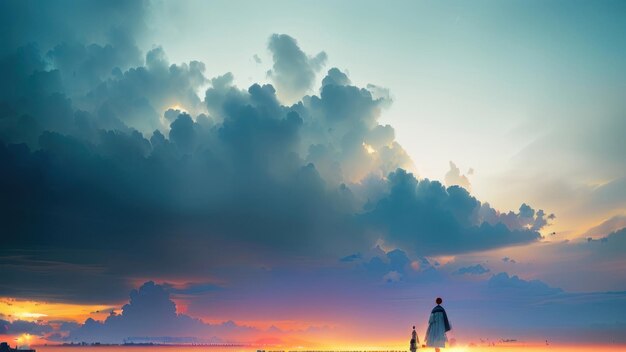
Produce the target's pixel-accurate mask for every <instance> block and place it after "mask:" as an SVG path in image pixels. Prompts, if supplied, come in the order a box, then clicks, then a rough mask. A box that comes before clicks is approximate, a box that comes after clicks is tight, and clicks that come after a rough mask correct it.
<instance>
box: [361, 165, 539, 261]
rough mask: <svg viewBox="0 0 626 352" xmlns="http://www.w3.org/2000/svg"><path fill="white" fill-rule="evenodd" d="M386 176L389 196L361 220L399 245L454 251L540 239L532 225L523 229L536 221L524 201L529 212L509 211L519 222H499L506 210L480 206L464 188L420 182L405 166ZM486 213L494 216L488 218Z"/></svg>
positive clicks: (420, 250)
mask: <svg viewBox="0 0 626 352" xmlns="http://www.w3.org/2000/svg"><path fill="white" fill-rule="evenodd" d="M388 179H389V184H390V191H389V194H388V195H387V196H386V197H384V198H382V199H381V200H380V201H379V202H378V203H377V204H376V205H375V207H374V208H373V209H372V210H371V211H369V212H367V213H365V214H363V215H362V219H363V221H364V222H365V223H366V224H369V225H371V226H374V227H375V228H378V229H380V230H382V231H383V232H384V233H386V234H387V237H386V239H387V240H388V241H389V242H390V243H392V244H394V245H397V246H399V247H400V248H407V249H411V250H412V251H415V252H416V253H421V254H431V255H432V254H450V253H459V252H463V251H472V250H481V249H488V248H496V247H500V246H506V245H514V244H522V243H528V242H531V241H534V240H537V239H539V238H540V235H539V233H537V232H536V231H534V229H528V228H525V227H524V225H526V224H527V223H532V224H534V223H535V222H537V219H538V216H536V215H535V214H534V210H532V209H527V208H526V205H523V206H522V209H523V210H525V211H526V213H523V212H522V211H521V212H520V213H518V214H506V215H505V216H506V217H507V219H508V218H511V219H515V220H516V221H508V222H506V223H504V221H503V222H498V221H495V219H496V218H498V217H501V216H502V214H499V213H498V212H497V211H495V210H494V209H492V208H490V207H489V205H488V204H481V203H480V201H478V200H477V199H476V198H474V197H472V196H470V194H469V193H468V192H467V190H465V189H464V188H461V187H458V186H451V187H448V188H445V187H444V186H443V185H441V184H440V183H439V182H437V181H429V180H421V181H418V180H417V179H416V178H415V177H414V176H413V175H412V174H410V173H407V172H406V171H404V170H401V169H399V170H397V171H396V172H393V173H391V174H390V175H389V177H388ZM485 209H487V210H488V211H485ZM482 213H487V214H489V215H490V216H494V218H492V219H484V218H483V217H482ZM530 213H532V214H530ZM520 219H523V220H520ZM505 224H506V225H505Z"/></svg>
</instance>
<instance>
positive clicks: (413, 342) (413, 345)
mask: <svg viewBox="0 0 626 352" xmlns="http://www.w3.org/2000/svg"><path fill="white" fill-rule="evenodd" d="M419 343H420V341H419V338H418V337H417V332H416V331H415V326H414V327H413V332H412V333H411V347H410V350H411V352H415V351H417V346H418V345H419Z"/></svg>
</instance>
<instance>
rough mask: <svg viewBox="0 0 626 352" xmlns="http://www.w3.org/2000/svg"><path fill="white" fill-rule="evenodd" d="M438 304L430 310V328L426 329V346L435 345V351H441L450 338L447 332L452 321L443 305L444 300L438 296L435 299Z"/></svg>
mask: <svg viewBox="0 0 626 352" xmlns="http://www.w3.org/2000/svg"><path fill="white" fill-rule="evenodd" d="M435 302H437V306H435V308H433V310H432V312H430V318H429V319H428V330H426V346H428V347H435V351H437V352H439V348H440V347H446V342H448V338H447V337H446V332H448V331H450V329H451V327H450V322H449V321H448V315H447V314H446V311H445V309H443V307H442V306H441V303H442V302H443V300H442V299H441V298H437V300H436V301H435Z"/></svg>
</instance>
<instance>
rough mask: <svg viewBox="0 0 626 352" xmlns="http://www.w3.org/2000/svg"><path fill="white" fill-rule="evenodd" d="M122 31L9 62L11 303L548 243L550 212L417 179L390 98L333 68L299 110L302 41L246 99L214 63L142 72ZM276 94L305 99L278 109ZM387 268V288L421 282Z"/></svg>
mask: <svg viewBox="0 0 626 352" xmlns="http://www.w3.org/2000/svg"><path fill="white" fill-rule="evenodd" d="M13 4H14V3H9V5H11V6H18V5H13ZM27 4H32V3H27ZM90 4H94V5H93V6H96V5H97V6H104V7H106V4H100V3H97V2H96V3H90ZM98 4H100V5H98ZM97 6H96V7H94V8H93V9H92V8H91V7H89V6H86V5H85V9H86V8H89V9H91V10H94V9H98V8H99V7H97ZM124 6H130V5H124ZM136 6H139V5H136ZM79 7H80V8H83V5H81V6H79ZM141 8H143V5H142V6H139V7H138V8H137V9H135V8H134V7H133V9H134V10H133V11H130V10H129V12H128V13H131V14H133V13H135V12H134V11H135V10H136V11H139V12H140V10H141ZM20 11H22V10H20ZM23 11H26V10H23ZM37 11H39V10H37ZM54 11H58V10H54ZM54 11H53V12H52V13H51V16H52V15H54V14H55V13H56V12H54ZM107 11H108V10H103V13H105V14H106V13H108V12H107ZM24 13H26V14H28V13H30V12H28V11H26V12H24ZM33 16H35V15H33ZM55 16H56V15H55ZM59 16H61V15H60V14H59ZM91 16H95V14H93V13H91V12H90V14H89V15H86V17H85V18H87V19H89V18H91ZM53 17H54V16H53ZM137 17H138V18H141V14H140V13H137ZM35 18H37V17H36V16H35V17H33V18H31V19H29V20H33V21H34V19H35ZM63 18H64V17H63V16H61V17H59V19H56V20H59V21H60V20H62V19H63ZM112 18H113V19H114V18H115V16H114V15H112ZM49 20H50V21H51V20H52V19H49ZM56 20H55V21H56ZM96 23H101V22H99V20H96ZM68 25H73V24H72V23H69V24H68ZM122 25H123V26H122V27H128V28H129V30H128V31H126V32H119V31H115V28H117V27H115V26H113V27H115V28H113V27H112V29H111V30H108V29H107V31H106V32H103V33H102V34H101V38H104V39H103V41H102V42H101V43H99V44H94V43H93V41H94V40H95V39H92V35H93V38H95V37H96V34H92V33H91V32H90V31H91V29H90V28H92V27H86V32H85V34H84V36H83V37H82V38H76V39H75V40H74V39H73V38H72V40H60V41H59V42H56V43H52V42H48V41H46V42H45V43H44V44H36V43H35V44H27V45H25V46H20V47H17V48H14V49H13V50H12V51H9V52H8V53H7V54H6V55H4V56H2V57H1V58H0V63H1V64H0V71H1V72H2V74H5V75H7V76H8V77H10V78H11V79H10V80H9V81H7V80H4V81H3V83H2V85H1V89H0V112H1V113H0V168H1V169H2V170H3V172H2V173H0V193H2V194H3V195H4V197H2V199H1V200H0V222H1V223H2V236H3V238H2V239H3V247H2V248H1V249H0V258H1V259H2V261H3V263H6V265H9V266H10V267H11V268H12V270H3V271H2V272H1V273H0V280H2V282H7V280H8V281H10V282H11V283H12V284H11V286H9V285H0V294H1V295H22V296H28V297H33V298H43V297H46V296H47V297H48V298H50V299H52V300H72V301H82V302H85V301H94V300H95V301H98V300H99V301H103V302H114V301H116V300H119V298H120V295H122V294H123V293H124V292H125V291H126V290H127V288H128V286H129V283H128V280H125V278H128V277H133V278H137V277H140V278H141V277H146V278H149V277H157V276H158V277H177V276H182V275H189V276H190V277H194V276H196V277H197V276H199V275H207V273H210V274H215V275H220V272H221V271H220V268H222V267H229V266H231V267H232V266H235V267H247V266H249V265H250V264H256V263H261V262H264V261H270V263H269V264H271V265H281V264H284V262H290V261H291V260H292V259H293V258H302V257H324V258H328V257H329V258H332V260H333V262H335V263H336V260H337V259H338V258H340V257H342V256H345V255H346V253H366V252H368V251H370V250H371V248H372V247H373V246H374V244H375V242H376V241H377V240H380V239H382V240H383V241H385V242H386V243H391V244H393V245H396V247H397V248H401V249H402V250H404V251H406V252H407V253H411V254H416V253H418V254H420V255H426V254H428V255H431V254H436V253H458V252H466V251H471V250H483V249H489V248H495V247H499V246H507V245H512V244H519V243H527V242H530V241H534V240H536V239H537V238H538V234H537V233H536V232H535V231H536V230H538V229H540V228H541V227H542V226H543V225H545V220H546V219H547V217H546V216H545V214H544V213H543V212H542V211H540V210H538V211H535V210H533V209H532V208H530V207H528V206H525V205H524V206H523V208H521V210H520V213H512V212H511V213H508V214H501V213H499V212H497V211H496V210H494V209H492V208H491V207H489V206H488V205H487V204H485V203H481V202H479V201H478V200H476V199H475V198H473V197H471V196H470V195H469V194H468V193H467V192H466V191H465V190H464V189H462V188H459V187H449V188H447V189H446V188H444V187H443V186H441V185H440V184H439V183H437V182H434V181H428V180H424V181H417V180H416V179H415V177H413V176H412V175H411V174H409V173H407V172H405V171H404V170H403V169H402V168H408V167H411V160H410V158H409V157H408V155H407V154H406V152H405V151H404V149H403V148H402V147H401V146H400V145H399V144H398V143H397V142H396V140H395V131H394V129H393V128H392V127H391V126H389V125H381V124H380V123H379V118H380V114H381V111H382V109H384V107H385V106H386V105H387V104H389V102H390V98H389V94H388V91H387V90H385V89H384V88H382V87H377V86H374V85H370V86H368V88H367V89H365V88H360V87H356V86H354V85H351V82H350V80H349V78H348V76H347V75H346V74H345V73H343V72H341V71H340V70H338V69H336V68H332V69H331V70H329V71H328V75H327V76H326V77H325V78H324V79H323V86H322V87H321V89H320V92H319V95H312V96H306V97H302V95H303V94H304V92H305V91H307V90H309V89H310V88H311V85H312V83H313V82H314V78H315V74H316V72H318V71H319V70H320V69H321V66H322V64H323V63H324V61H325V54H319V55H317V56H316V57H314V58H311V57H309V56H308V55H306V54H305V53H304V52H303V51H302V50H301V49H300V48H299V47H298V46H297V43H296V42H295V40H294V39H293V38H291V37H289V36H286V35H275V36H272V37H271V38H270V49H271V50H272V52H273V54H274V60H275V65H274V68H273V71H272V78H273V79H274V81H275V84H276V87H277V89H275V88H274V86H272V85H259V84H253V85H251V86H250V87H249V88H248V89H240V88H238V87H236V86H234V85H233V75H232V74H230V73H227V74H224V75H222V76H219V77H216V78H213V79H210V80H209V79H207V78H206V77H205V76H204V72H205V65H204V64H203V63H201V62H197V61H191V62H189V63H183V64H179V65H173V64H170V63H169V62H168V60H167V58H166V55H165V53H164V51H163V50H162V49H161V48H159V47H156V48H155V49H153V50H151V51H149V52H148V53H147V54H146V55H145V64H138V63H137V62H139V61H141V62H143V61H144V59H142V58H141V55H140V53H138V51H137V48H136V46H135V45H134V40H133V38H134V36H135V35H136V33H137V32H138V31H139V29H138V28H137V27H133V26H130V25H129V26H130V27H129V26H126V25H125V24H124V22H123V21H122ZM105 27H107V26H105ZM94 31H95V29H94ZM27 35H28V33H25V37H24V38H26V37H27ZM50 38H52V36H51V37H50ZM37 40H38V38H37V37H36V36H35V37H32V38H30V40H29V42H32V41H35V42H36V41H37ZM129 66H130V67H129ZM9 82H10V83H9ZM207 83H209V84H210V87H209V88H208V89H207V90H206V91H205V93H204V97H203V98H204V100H202V99H201V98H199V97H198V96H197V93H196V92H197V91H198V90H199V89H200V87H202V86H203V85H204V84H207ZM281 90H282V93H281ZM277 91H278V92H277ZM278 93H281V94H283V93H284V94H292V95H293V97H296V98H297V99H298V100H299V101H298V102H297V103H296V104H294V105H292V106H285V105H282V104H281V103H280V101H279V99H278V96H277V94H278ZM402 253H404V252H402ZM390 255H391V254H389V255H385V257H384V258H383V259H384V260H383V264H385V265H386V266H387V267H385V268H384V270H385V271H384V272H382V273H381V275H380V276H384V275H386V274H387V273H391V272H395V273H398V274H400V275H405V274H407V269H406V267H407V263H405V262H402V263H404V264H402V265H400V264H398V263H400V262H399V260H400V259H402V256H401V255H400V252H398V253H395V254H394V255H396V256H397V257H396V256H394V257H393V258H392V257H390ZM267 258H272V259H271V260H268V259H267ZM367 258H368V260H369V259H371V257H370V256H368V257H367ZM355 259H357V258H355ZM42 263H54V265H52V266H51V267H49V268H47V269H46V270H41V266H42V265H43V264H42ZM66 268H71V270H69V271H68V270H65V269H66ZM394 275H396V274H393V275H391V276H390V279H391V280H392V281H393V280H395V279H396V278H398V276H397V275H396V276H394ZM107 288H108V289H107ZM171 289H176V288H171ZM197 289H198V288H195V289H191V288H190V289H189V290H190V291H188V293H189V294H193V292H197V291H194V290H197ZM203 289H208V287H204V288H202V289H200V290H201V291H202V290H203ZM181 292H182V291H181Z"/></svg>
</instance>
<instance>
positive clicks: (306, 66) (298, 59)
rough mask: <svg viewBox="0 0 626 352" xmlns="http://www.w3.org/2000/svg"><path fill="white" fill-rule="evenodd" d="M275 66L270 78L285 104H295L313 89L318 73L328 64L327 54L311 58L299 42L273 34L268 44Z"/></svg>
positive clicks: (286, 36) (322, 53) (287, 36)
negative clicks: (299, 45)
mask: <svg viewBox="0 0 626 352" xmlns="http://www.w3.org/2000/svg"><path fill="white" fill-rule="evenodd" d="M268 49H269V50H270V51H271V53H272V57H273V59H274V65H273V67H272V69H271V70H270V71H268V76H269V77H270V78H272V81H273V82H274V84H275V85H276V88H278V94H279V96H280V97H281V98H282V99H283V100H284V101H285V102H288V103H290V102H294V101H297V100H298V99H300V98H302V96H303V95H304V94H306V93H308V92H309V90H310V89H311V88H313V83H314V82H315V76H316V73H317V72H319V71H320V70H321V68H322V67H323V66H324V64H326V53H325V52H323V51H322V52H320V53H319V54H317V55H315V56H314V57H309V56H308V55H307V54H306V53H304V52H303V51H302V50H301V49H300V47H298V43H297V41H296V40H295V39H294V38H292V37H290V36H289V35H286V34H273V35H272V36H271V37H270V40H269V43H268Z"/></svg>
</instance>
